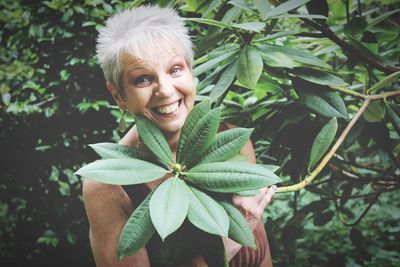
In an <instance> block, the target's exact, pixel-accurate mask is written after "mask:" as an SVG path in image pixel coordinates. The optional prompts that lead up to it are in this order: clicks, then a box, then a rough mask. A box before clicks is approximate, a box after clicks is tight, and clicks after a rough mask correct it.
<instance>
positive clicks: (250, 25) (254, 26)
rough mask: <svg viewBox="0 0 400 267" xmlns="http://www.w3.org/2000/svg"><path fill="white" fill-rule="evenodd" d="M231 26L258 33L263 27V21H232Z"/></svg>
mask: <svg viewBox="0 0 400 267" xmlns="http://www.w3.org/2000/svg"><path fill="white" fill-rule="evenodd" d="M232 27H234V28H238V29H242V30H247V31H253V32H258V33H259V32H261V31H262V29H264V28H265V23H264V22H244V23H234V24H232Z"/></svg>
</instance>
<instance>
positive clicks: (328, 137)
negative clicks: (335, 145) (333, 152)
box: [308, 118, 338, 170]
mask: <svg viewBox="0 0 400 267" xmlns="http://www.w3.org/2000/svg"><path fill="white" fill-rule="evenodd" d="M337 128H338V123H337V120H336V118H332V119H330V121H329V122H328V123H327V124H326V125H325V126H324V127H323V128H322V129H321V131H320V132H319V133H318V135H317V137H316V138H315V140H314V143H313V145H312V148H311V153H310V160H309V163H308V169H309V170H312V169H313V168H314V166H315V164H316V163H317V162H318V161H319V160H320V159H321V157H322V156H323V155H324V154H325V152H326V151H327V150H328V148H329V146H330V145H331V143H332V141H333V138H334V137H335V134H336V131H337Z"/></svg>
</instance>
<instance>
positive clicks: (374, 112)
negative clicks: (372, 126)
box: [363, 101, 385, 122]
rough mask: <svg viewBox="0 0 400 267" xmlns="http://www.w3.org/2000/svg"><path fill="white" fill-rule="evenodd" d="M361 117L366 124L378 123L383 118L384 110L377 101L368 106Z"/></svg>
mask: <svg viewBox="0 0 400 267" xmlns="http://www.w3.org/2000/svg"><path fill="white" fill-rule="evenodd" d="M363 117H364V119H365V120H366V121H368V122H378V121H381V120H383V119H384V118H385V110H384V109H383V107H382V106H381V105H380V103H379V102H378V101H374V102H372V103H370V104H369V105H368V107H367V109H366V110H365V112H364V113H363Z"/></svg>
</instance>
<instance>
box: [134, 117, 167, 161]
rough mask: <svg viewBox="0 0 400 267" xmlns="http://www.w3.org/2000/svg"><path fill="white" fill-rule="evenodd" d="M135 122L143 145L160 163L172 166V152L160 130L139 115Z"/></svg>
mask: <svg viewBox="0 0 400 267" xmlns="http://www.w3.org/2000/svg"><path fill="white" fill-rule="evenodd" d="M135 121H136V125H137V129H138V132H139V136H140V138H141V139H142V140H143V143H145V145H146V146H147V147H148V148H149V149H150V150H151V152H153V153H154V155H155V156H156V157H157V158H158V159H159V160H160V161H161V162H163V163H165V164H172V163H173V160H172V152H171V149H170V148H169V145H168V143H167V140H165V137H164V135H163V134H162V132H161V130H160V128H158V127H157V126H156V125H154V124H153V123H152V122H151V121H150V120H149V119H148V118H146V117H144V116H141V115H137V116H136V117H135Z"/></svg>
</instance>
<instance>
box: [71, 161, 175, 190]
mask: <svg viewBox="0 0 400 267" xmlns="http://www.w3.org/2000/svg"><path fill="white" fill-rule="evenodd" d="M167 173H168V171H167V170H165V169H164V168H162V167H160V166H157V165H155V164H153V163H149V162H147V161H143V160H139V159H130V158H129V159H128V158H119V159H103V160H97V161H94V162H92V163H89V164H88V165H86V166H84V167H82V168H80V169H79V170H78V171H76V172H75V174H78V175H81V176H84V177H86V178H88V179H91V180H95V181H98V182H101V183H106V184H118V185H128V184H141V183H147V182H151V181H154V180H157V179H159V178H161V177H163V176H164V175H165V174H167Z"/></svg>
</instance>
